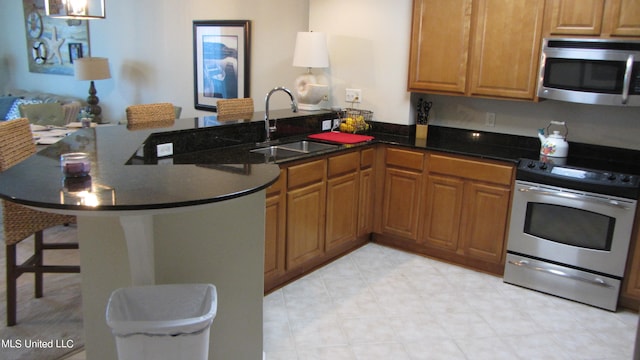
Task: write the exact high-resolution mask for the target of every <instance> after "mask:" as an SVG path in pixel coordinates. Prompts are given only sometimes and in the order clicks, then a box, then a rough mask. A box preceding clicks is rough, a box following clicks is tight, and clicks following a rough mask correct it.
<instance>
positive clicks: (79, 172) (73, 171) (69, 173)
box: [60, 152, 91, 177]
mask: <svg viewBox="0 0 640 360" xmlns="http://www.w3.org/2000/svg"><path fill="white" fill-rule="evenodd" d="M60 166H61V168H62V173H63V174H64V176H66V177H80V176H87V175H89V172H91V161H90V160H89V154H86V153H81V152H76V153H68V154H62V155H60Z"/></svg>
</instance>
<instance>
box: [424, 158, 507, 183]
mask: <svg viewBox="0 0 640 360" xmlns="http://www.w3.org/2000/svg"><path fill="white" fill-rule="evenodd" d="M428 163H429V172H436V173H440V174H446V175H452V176H458V177H461V178H466V179H474V180H480V181H486V182H491V183H495V184H502V185H507V186H510V185H511V177H512V173H513V166H510V165H502V164H497V163H494V162H488V161H478V160H471V159H464V158H458V157H452V156H445V155H437V154H430V155H429V162H428Z"/></svg>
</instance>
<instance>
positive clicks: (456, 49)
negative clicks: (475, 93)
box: [408, 0, 471, 95]
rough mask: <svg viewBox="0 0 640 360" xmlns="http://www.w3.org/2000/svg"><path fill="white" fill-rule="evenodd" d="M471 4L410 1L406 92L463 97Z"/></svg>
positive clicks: (463, 1)
mask: <svg viewBox="0 0 640 360" xmlns="http://www.w3.org/2000/svg"><path fill="white" fill-rule="evenodd" d="M470 30H471V0H414V2H413V18H412V26H411V48H410V53H409V54H410V55H409V85H408V87H409V90H413V91H434V92H442V93H453V94H460V95H462V94H464V93H465V91H466V79H467V61H468V56H469V39H470Z"/></svg>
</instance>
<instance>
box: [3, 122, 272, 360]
mask: <svg viewBox="0 0 640 360" xmlns="http://www.w3.org/2000/svg"><path fill="white" fill-rule="evenodd" d="M210 124H214V125H220V124H217V123H216V121H215V118H213V119H207V118H196V119H182V120H177V121H176V123H175V125H174V126H173V127H170V128H163V129H148V130H138V131H129V130H127V129H126V127H125V126H106V127H98V128H88V129H80V130H78V131H77V132H75V133H73V134H72V135H70V136H67V137H65V138H64V139H63V140H61V141H60V142H58V143H56V144H54V145H52V146H50V147H47V148H45V149H43V150H41V151H40V152H38V153H37V154H36V155H34V156H32V157H30V158H28V159H27V160H25V161H23V162H21V163H19V164H17V165H15V166H13V167H12V168H10V169H8V170H7V171H5V172H3V173H2V174H0V189H1V190H0V196H1V197H2V198H4V199H7V200H11V201H14V202H17V203H20V204H23V205H26V206H31V207H34V208H38V209H41V210H44V211H50V212H57V213H67V214H73V215H76V216H77V219H78V238H79V241H80V261H81V269H82V271H81V275H82V300H83V320H84V331H85V346H86V354H87V358H90V359H115V358H116V348H115V341H114V339H113V337H112V335H111V333H110V329H109V328H108V326H107V324H106V321H105V309H106V305H107V300H108V298H109V295H110V293H111V292H112V291H113V290H115V289H116V288H120V287H127V286H131V285H142V284H152V283H157V284H163V283H212V284H215V285H216V287H217V289H218V312H217V317H216V318H215V320H214V323H213V326H212V329H211V342H210V357H211V358H220V359H232V358H233V359H261V358H262V351H263V349H262V297H263V268H264V265H263V264H264V260H263V259H264V245H263V243H264V228H265V213H264V201H265V188H267V187H268V186H269V185H270V184H272V183H273V182H275V181H276V180H277V178H278V176H279V168H278V166H277V165H274V164H269V163H264V161H262V163H257V162H256V163H251V164H247V163H239V164H236V163H229V162H226V163H224V164H222V163H217V164H213V165H211V164H175V165H171V164H168V163H166V159H169V161H170V159H171V158H165V159H164V160H165V162H164V163H163V161H162V160H161V161H160V162H159V163H158V162H157V163H156V165H135V164H133V162H132V161H130V160H131V159H132V158H136V157H137V156H139V155H141V154H142V151H143V149H141V145H142V144H145V142H147V141H148V139H149V138H150V137H153V136H152V134H154V133H164V134H168V133H171V134H173V137H174V138H175V139H176V142H175V144H174V145H175V148H174V149H175V150H174V151H178V148H179V147H180V146H181V145H180V141H181V140H180V139H181V138H182V137H188V138H189V141H188V143H189V144H193V143H194V142H196V141H197V138H200V139H201V140H200V141H201V142H203V141H204V142H211V141H217V140H220V139H223V138H225V135H223V133H224V131H222V132H220V131H218V132H217V133H216V134H217V135H215V134H213V133H211V132H210V131H209V129H211V128H219V129H224V128H225V126H224V125H221V126H211V127H210V126H208V125H210ZM257 125H259V126H261V124H259V123H256V124H255V125H252V123H248V124H246V125H243V124H238V125H234V126H231V127H229V128H233V130H234V131H240V132H242V133H243V134H244V135H243V136H244V137H245V140H246V137H247V136H249V137H250V136H252V135H251V134H255V133H256V132H255V131H254V132H251V131H250V129H252V128H261V129H264V127H258V126H257ZM235 135H236V134H234V136H230V138H233V139H234V141H237V140H238V137H236V136H235ZM216 139H217V140H216ZM256 140H257V139H251V141H254V142H255V141H256ZM248 141H249V140H248ZM69 152H85V153H87V154H89V156H90V159H91V172H90V176H91V178H90V179H87V178H76V179H65V178H64V177H63V174H62V172H61V169H60V162H59V157H60V155H61V154H64V153H69ZM84 190H89V191H84ZM145 251H146V252H145ZM136 252H137V253H136Z"/></svg>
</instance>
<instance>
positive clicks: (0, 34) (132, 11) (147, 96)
mask: <svg viewBox="0 0 640 360" xmlns="http://www.w3.org/2000/svg"><path fill="white" fill-rule="evenodd" d="M106 11H107V17H106V19H104V20H92V21H90V23H89V33H90V42H91V55H92V56H104V57H108V58H109V62H110V66H111V73H112V78H111V79H108V80H99V81H96V88H97V91H98V97H99V98H100V104H101V106H102V108H103V117H104V118H105V119H109V120H110V121H112V122H114V121H118V120H121V119H123V118H124V110H125V108H126V107H127V106H129V105H131V104H135V103H149V102H161V101H168V102H172V103H174V104H176V105H179V106H182V107H183V111H182V115H183V116H184V117H189V116H197V115H211V113H209V112H204V111H196V110H195V109H194V106H193V103H194V101H193V46H192V42H193V38H192V21H193V20H245V19H247V20H251V21H252V39H251V42H252V44H251V50H252V54H251V89H250V90H251V97H253V98H254V100H255V107H256V110H263V109H264V97H265V95H266V93H267V92H268V91H269V90H270V89H271V88H273V87H274V86H278V85H284V86H287V87H290V86H292V84H293V82H294V80H295V77H296V76H297V75H298V72H299V69H297V68H294V67H293V66H291V62H292V59H293V47H294V44H295V36H296V32H298V31H306V30H307V28H308V13H309V5H308V1H306V0H302V1H301V0H269V1H263V0H233V1H226V0H186V1H176V0H136V1H129V0H106ZM24 27H25V22H24V19H23V8H22V1H21V0H0V93H4V92H5V91H6V90H7V89H10V88H20V89H25V90H40V91H46V92H53V93H59V94H64V95H71V96H76V97H80V98H85V97H86V96H87V95H88V93H87V92H88V89H89V84H88V82H85V81H76V80H74V78H73V76H62V75H49V74H39V73H30V72H29V70H28V65H27V50H26V43H25V30H24ZM287 100H288V98H287V97H286V96H274V97H273V98H272V105H271V108H273V109H278V108H287V107H288V101H287Z"/></svg>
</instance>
